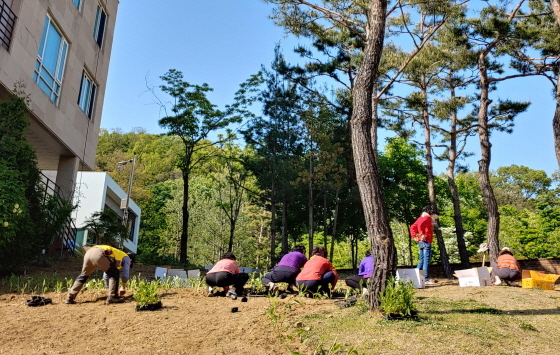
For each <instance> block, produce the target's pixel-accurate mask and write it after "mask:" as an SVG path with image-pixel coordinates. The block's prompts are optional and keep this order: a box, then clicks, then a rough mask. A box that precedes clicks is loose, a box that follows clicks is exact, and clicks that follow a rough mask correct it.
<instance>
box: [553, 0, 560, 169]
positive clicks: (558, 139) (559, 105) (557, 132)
mask: <svg viewBox="0 0 560 355" xmlns="http://www.w3.org/2000/svg"><path fill="white" fill-rule="evenodd" d="M558 1H560V0H558ZM558 6H559V7H560V4H559V5H558ZM558 11H559V13H558V14H557V15H558V23H560V8H559V9H558ZM558 70H559V73H558V80H557V81H556V110H555V111H554V118H553V119H552V129H553V132H554V150H555V151H556V160H558V165H559V166H560V69H558Z"/></svg>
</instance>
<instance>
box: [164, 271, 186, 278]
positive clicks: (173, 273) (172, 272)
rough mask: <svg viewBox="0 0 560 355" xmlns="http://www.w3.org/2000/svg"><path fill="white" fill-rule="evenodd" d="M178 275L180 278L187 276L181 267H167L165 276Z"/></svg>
mask: <svg viewBox="0 0 560 355" xmlns="http://www.w3.org/2000/svg"><path fill="white" fill-rule="evenodd" d="M175 276H177V277H180V278H182V279H186V278H187V272H186V271H185V270H183V269H169V270H167V277H175Z"/></svg>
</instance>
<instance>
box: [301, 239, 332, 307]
mask: <svg viewBox="0 0 560 355" xmlns="http://www.w3.org/2000/svg"><path fill="white" fill-rule="evenodd" d="M312 254H313V256H312V257H311V259H309V260H308V261H307V262H306V263H305V265H304V266H303V269H301V272H300V273H299V274H298V276H297V277H296V285H297V287H298V288H299V289H300V290H301V289H302V288H303V289H305V290H306V291H307V292H311V293H316V292H325V293H326V294H327V295H329V296H330V294H331V290H334V287H335V286H336V282H337V281H338V273H337V272H336V269H335V268H334V266H333V265H332V264H331V262H330V261H329V260H328V259H327V250H326V249H325V247H323V246H320V247H314V248H313V252H312ZM329 285H330V288H329Z"/></svg>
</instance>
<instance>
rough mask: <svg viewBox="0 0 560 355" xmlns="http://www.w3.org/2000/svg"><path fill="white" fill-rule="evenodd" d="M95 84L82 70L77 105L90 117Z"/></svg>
mask: <svg viewBox="0 0 560 355" xmlns="http://www.w3.org/2000/svg"><path fill="white" fill-rule="evenodd" d="M96 88H97V87H96V85H95V83H94V82H93V80H92V79H91V78H90V76H89V75H88V74H87V73H86V72H85V71H84V74H83V75H82V84H81V85H80V95H79V96H78V105H79V106H80V108H81V109H82V111H84V112H85V113H86V115H87V116H88V117H89V118H91V117H92V114H93V103H94V100H95V91H96Z"/></svg>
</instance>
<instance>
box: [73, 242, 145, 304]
mask: <svg viewBox="0 0 560 355" xmlns="http://www.w3.org/2000/svg"><path fill="white" fill-rule="evenodd" d="M133 264H134V254H127V253H125V252H124V251H122V250H119V249H117V248H114V247H111V246H109V245H96V246H93V247H91V248H89V249H88V250H87V251H86V254H85V255H84V263H83V266H82V273H81V274H80V275H79V276H78V277H77V278H76V281H74V284H73V285H72V288H71V289H70V292H69V293H68V297H66V300H65V301H64V303H66V304H74V303H76V301H75V299H76V296H77V295H78V293H79V292H80V290H81V289H82V287H83V286H84V284H85V283H86V281H87V279H88V278H89V276H90V275H91V274H92V273H93V272H94V271H95V269H97V268H99V269H101V270H103V272H104V273H103V279H104V280H105V281H106V283H105V284H106V285H107V287H108V292H107V300H105V304H111V303H122V302H124V299H123V298H121V297H119V296H120V295H123V294H124V293H125V292H126V284H127V283H128V279H129V278H130V268H132V265H133ZM121 270H122V275H121ZM119 278H122V286H121V289H120V292H118V289H119Z"/></svg>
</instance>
